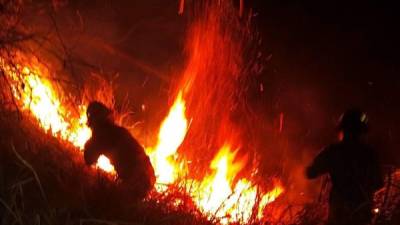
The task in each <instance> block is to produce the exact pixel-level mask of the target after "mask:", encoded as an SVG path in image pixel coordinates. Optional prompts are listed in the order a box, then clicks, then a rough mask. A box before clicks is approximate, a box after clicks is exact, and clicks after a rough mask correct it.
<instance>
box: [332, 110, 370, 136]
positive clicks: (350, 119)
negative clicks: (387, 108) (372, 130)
mask: <svg viewBox="0 0 400 225" xmlns="http://www.w3.org/2000/svg"><path fill="white" fill-rule="evenodd" d="M338 128H339V130H341V131H344V132H351V133H365V132H366V131H367V128H368V117H367V114H365V113H364V112H363V111H361V110H360V109H350V110H347V111H346V112H345V113H343V114H342V115H341V116H340V119H339V125H338Z"/></svg>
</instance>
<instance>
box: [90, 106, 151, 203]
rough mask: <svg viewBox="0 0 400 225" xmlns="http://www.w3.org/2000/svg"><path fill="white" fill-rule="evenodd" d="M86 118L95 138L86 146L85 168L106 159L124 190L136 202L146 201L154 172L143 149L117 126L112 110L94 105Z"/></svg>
mask: <svg viewBox="0 0 400 225" xmlns="http://www.w3.org/2000/svg"><path fill="white" fill-rule="evenodd" d="M87 117H88V126H89V127H90V129H91V130H92V137H91V138H90V139H89V140H88V141H87V142H86V144H85V150H84V158H85V162H86V164H87V165H92V164H94V163H96V161H97V159H98V157H99V156H100V155H102V154H103V155H105V156H107V158H109V159H110V161H111V163H112V164H113V165H114V168H115V170H116V172H117V175H118V180H119V181H120V182H121V184H122V185H123V187H124V189H126V190H129V191H130V192H132V193H131V194H132V195H134V197H135V199H138V200H140V199H143V198H144V197H145V196H146V195H147V193H148V192H149V191H150V190H151V189H152V188H153V186H154V182H155V175H154V169H153V167H152V165H151V163H150V159H149V157H148V156H147V155H146V154H145V152H144V149H143V147H142V146H141V145H140V144H139V143H138V141H137V140H136V139H135V138H133V137H132V135H131V134H130V133H129V131H128V130H127V129H125V128H123V127H120V126H117V125H116V124H115V123H114V121H113V118H112V112H111V110H110V109H108V108H107V107H106V106H105V105H104V104H102V103H100V102H91V103H90V104H89V106H88V108H87Z"/></svg>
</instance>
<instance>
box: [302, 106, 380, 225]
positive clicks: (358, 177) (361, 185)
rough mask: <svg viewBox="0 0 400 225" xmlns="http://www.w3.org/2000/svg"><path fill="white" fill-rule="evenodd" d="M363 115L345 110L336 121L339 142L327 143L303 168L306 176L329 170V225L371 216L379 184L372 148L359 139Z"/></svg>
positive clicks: (350, 224) (355, 223)
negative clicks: (337, 122) (310, 162)
mask: <svg viewBox="0 0 400 225" xmlns="http://www.w3.org/2000/svg"><path fill="white" fill-rule="evenodd" d="M366 132H367V116H366V114H365V113H363V112H361V111H360V110H357V109H353V110H348V111H347V112H345V113H344V114H343V115H342V116H341V118H340V121H339V142H338V143H335V144H331V145H329V146H327V147H326V148H325V149H324V150H323V151H322V152H321V153H319V155H317V157H316V158H315V159H314V161H313V162H312V164H311V165H310V166H309V167H308V168H307V169H306V175H307V177H308V178H309V179H312V178H317V177H318V176H321V175H323V174H329V176H330V178H331V182H332V189H331V193H330V198H329V217H328V223H327V224H329V225H366V224H369V223H370V221H371V217H372V212H371V211H372V203H373V195H374V193H375V191H376V190H378V189H379V188H381V187H382V186H383V178H382V175H381V172H380V168H379V165H378V161H377V156H376V154H375V151H374V150H373V149H372V148H371V147H369V146H368V145H366V144H365V143H363V141H362V136H363V134H365V133H366Z"/></svg>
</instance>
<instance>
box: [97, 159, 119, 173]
mask: <svg viewBox="0 0 400 225" xmlns="http://www.w3.org/2000/svg"><path fill="white" fill-rule="evenodd" d="M96 166H97V167H98V168H101V169H102V170H104V171H106V172H107V173H110V174H115V173H116V172H115V169H114V166H113V165H112V164H111V162H110V160H109V159H108V158H107V157H106V156H105V155H100V156H99V158H98V159H97V164H96Z"/></svg>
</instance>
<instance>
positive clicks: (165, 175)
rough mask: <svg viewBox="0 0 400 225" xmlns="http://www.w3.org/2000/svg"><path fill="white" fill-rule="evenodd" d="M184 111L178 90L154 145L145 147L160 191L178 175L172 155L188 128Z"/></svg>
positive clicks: (184, 107)
mask: <svg viewBox="0 0 400 225" xmlns="http://www.w3.org/2000/svg"><path fill="white" fill-rule="evenodd" d="M185 111H186V106H185V101H184V100H183V98H182V92H179V94H178V96H177V97H176V99H175V102H174V104H173V105H172V107H171V109H170V111H169V113H168V115H167V117H166V118H165V119H164V121H163V122H162V123H161V126H160V131H159V133H158V142H157V145H156V147H154V148H147V152H149V153H150V159H151V163H152V165H153V167H154V170H155V174H156V177H157V184H158V185H157V186H156V187H157V189H158V190H160V191H161V190H162V189H163V188H165V186H162V185H165V184H172V183H173V182H174V181H175V180H176V178H177V176H178V174H177V173H178V171H177V165H176V163H175V161H174V159H173V157H174V156H176V151H177V150H178V148H179V146H180V145H181V143H182V142H183V140H184V138H185V135H186V132H187V129H188V121H187V119H186V116H185Z"/></svg>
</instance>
